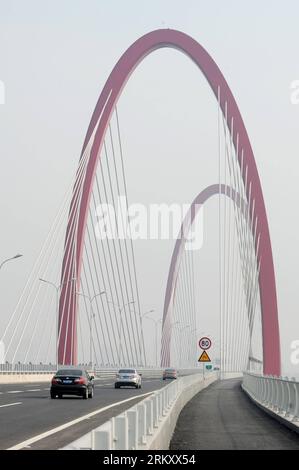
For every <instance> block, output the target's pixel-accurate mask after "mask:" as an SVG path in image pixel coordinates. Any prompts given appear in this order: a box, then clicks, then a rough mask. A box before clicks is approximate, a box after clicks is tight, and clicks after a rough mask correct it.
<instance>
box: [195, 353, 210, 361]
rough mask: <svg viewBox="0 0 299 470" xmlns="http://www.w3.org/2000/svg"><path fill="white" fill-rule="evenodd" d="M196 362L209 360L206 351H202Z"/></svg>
mask: <svg viewBox="0 0 299 470" xmlns="http://www.w3.org/2000/svg"><path fill="white" fill-rule="evenodd" d="M198 362H211V359H210V358H209V355H208V353H207V351H203V352H202V353H201V355H200V358H199V359H198Z"/></svg>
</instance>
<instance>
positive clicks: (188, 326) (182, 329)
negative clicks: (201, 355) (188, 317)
mask: <svg viewBox="0 0 299 470" xmlns="http://www.w3.org/2000/svg"><path fill="white" fill-rule="evenodd" d="M187 328H190V325H186V326H183V328H179V332H180V338H181V344H180V367H182V333H183V331H185V330H187Z"/></svg>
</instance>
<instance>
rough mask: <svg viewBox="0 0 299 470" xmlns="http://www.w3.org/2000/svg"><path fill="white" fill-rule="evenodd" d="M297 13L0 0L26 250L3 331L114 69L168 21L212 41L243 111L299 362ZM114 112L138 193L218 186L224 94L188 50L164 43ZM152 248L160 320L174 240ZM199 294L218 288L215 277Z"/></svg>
mask: <svg viewBox="0 0 299 470" xmlns="http://www.w3.org/2000/svg"><path fill="white" fill-rule="evenodd" d="M298 19H299V4H298V2H296V1H295V0H293V1H290V0H288V1H286V2H283V3H282V2H279V1H271V2H270V1H266V2H259V1H257V0H253V1H251V2H250V3H248V4H245V2H238V1H237V0H236V1H229V0H228V1H226V2H221V1H214V2H206V1H201V0H194V1H193V0H190V1H188V2H181V1H177V0H171V1H170V0H164V1H163V2H161V1H157V0H152V1H150V2H140V1H137V0H126V1H123V2H121V1H116V0H109V2H108V1H106V2H104V1H100V0H98V1H93V0H90V1H89V2H83V1H74V0H73V1H69V0H65V1H64V2H59V1H57V0H54V1H51V2H50V1H48V2H46V1H44V2H38V1H37V0H36V1H33V0H28V1H27V2H21V1H10V2H7V1H3V0H0V80H2V81H3V82H4V83H5V87H6V103H5V105H0V129H1V139H0V158H1V164H2V171H1V185H0V191H1V193H0V213H1V220H2V227H1V228H2V230H1V253H0V254H1V258H6V257H7V256H10V255H13V254H15V253H16V252H21V253H23V254H24V257H23V258H22V259H20V260H17V261H15V262H13V263H10V264H9V265H7V266H6V267H5V270H4V269H3V270H2V271H1V273H0V282H1V284H0V291H1V296H0V309H1V321H0V327H1V328H3V325H4V324H5V323H6V321H7V319H8V318H9V315H10V314H11V312H12V310H13V308H14V306H15V304H16V301H17V299H18V296H19V294H20V292H21V290H22V288H23V286H24V284H25V282H26V279H27V277H28V274H29V272H30V270H31V268H32V265H33V263H34V260H35V258H36V256H37V255H38V253H39V251H40V249H41V246H42V242H43V240H44V238H45V237H46V234H47V232H48V230H49V227H50V225H51V222H52V220H53V218H54V216H55V214H56V213H57V211H58V208H59V206H60V203H61V200H62V198H63V195H64V193H65V191H66V188H67V186H68V185H69V183H70V181H71V177H72V175H73V173H74V171H75V168H76V165H77V161H78V157H79V153H80V150H81V146H82V142H83V139H84V135H85V132H86V130H87V126H88V123H89V119H90V116H91V113H92V111H93V108H94V106H95V103H96V100H97V98H98V96H99V93H100V91H101V88H102V87H103V85H104V83H105V80H106V79H107V77H108V74H109V73H110V71H111V69H112V68H113V66H114V64H115V62H116V60H117V59H118V58H119V56H120V55H121V54H122V53H123V52H124V50H125V49H126V48H127V47H128V46H129V45H130V44H131V43H132V42H133V41H134V40H136V39H137V38H138V37H139V36H141V35H143V34H144V33H146V32H148V31H150V30H153V29H157V28H161V27H171V28H176V29H180V30H182V31H184V32H186V33H188V34H190V35H191V36H193V37H194V38H195V39H196V40H198V41H199V42H200V43H201V44H202V45H203V46H204V47H205V48H206V49H207V50H208V52H209V53H210V54H211V55H212V57H213V58H214V59H215V61H216V62H217V64H218V65H219V67H220V69H221V70H222V72H223V74H224V76H225V77H226V79H227V81H228V83H229V85H230V86H231V89H232V91H233V93H234V94H235V97H236V99H237V102H238V104H239V107H240V110H241V113H242V115H243V118H244V121H245V124H246V127H247V130H248V133H249V136H250V139H251V142H252V146H253V149H254V152H255V156H256V161H257V165H258V169H259V173H260V178H261V182H262V186H263V191H264V197H265V202H266V207H267V211H268V218H269V224H270V230H271V238H272V246H273V253H274V261H275V267H276V279H277V289H278V301H279V315H280V329H281V336H282V353H283V369H284V371H285V372H286V373H287V372H289V371H290V372H292V373H295V372H296V369H298V366H297V368H295V367H294V366H291V364H290V361H289V356H290V352H291V350H290V343H291V341H293V340H295V339H299V319H298V318H299V317H298V308H299V289H298V277H297V272H298V262H299V250H298V222H297V217H296V208H297V204H296V201H298V200H299V187H298V184H297V179H298V176H297V175H298V169H299V168H298V123H299V105H297V106H296V105H292V104H291V102H290V90H289V87H290V83H291V81H292V80H295V79H299V62H298V60H297V56H298V40H299V32H298ZM119 111H120V118H121V127H122V134H123V136H125V137H124V139H123V140H124V149H125V157H126V163H127V177H128V186H129V188H130V191H129V195H130V200H132V201H134V202H144V203H149V202H172V201H173V200H175V201H177V202H188V201H189V202H190V201H191V200H192V199H193V198H194V196H195V195H196V194H197V193H198V192H199V191H200V190H201V189H203V188H204V187H205V186H206V185H207V184H211V183H214V182H215V180H216V177H217V174H216V168H217V153H216V150H217V143H216V142H215V129H216V125H217V121H216V118H217V110H216V104H215V101H214V99H213V97H212V94H211V92H210V91H209V88H208V86H207V84H206V83H205V81H204V79H203V78H202V77H201V76H200V73H198V70H197V69H196V68H195V67H194V65H193V64H192V63H191V62H190V61H189V60H188V59H187V58H186V57H184V56H182V55H181V54H178V53H177V52H176V51H170V50H163V51H158V52H157V53H155V54H154V55H151V56H150V57H149V58H148V59H147V60H146V61H145V62H144V63H142V64H141V66H140V67H139V68H138V69H137V71H136V72H135V73H134V75H133V76H132V78H131V80H130V82H129V83H128V86H127V88H126V90H125V92H124V95H123V96H122V98H121V100H120V103H119ZM165 182H166V183H167V184H165ZM212 206H213V204H212V203H211V208H212ZM215 207H216V206H215ZM215 207H214V209H215ZM210 238H212V239H213V237H212V235H211V237H210ZM215 243H217V241H216V240H215ZM149 246H150V249H148V248H147V250H144V249H143V251H142V248H144V245H143V246H142V247H141V246H140V247H139V246H138V247H137V256H138V261H139V276H140V278H141V279H142V283H143V285H142V286H140V288H141V292H142V297H143V298H142V305H143V308H144V310H147V309H150V308H155V309H156V312H157V313H156V315H157V317H158V316H159V314H160V313H161V309H162V305H163V295H164V288H165V282H166V276H167V269H168V264H169V258H170V255H171V250H172V246H173V245H172V244H171V243H169V244H167V246H166V244H164V245H163V243H160V244H153V243H151V244H150V245H147V247H149ZM202 256H203V262H202V264H203V270H208V269H209V260H207V259H206V256H204V255H202ZM153 260H155V261H153ZM157 271H158V272H159V273H160V279H157ZM161 279H162V280H161ZM204 290H206V291H207V292H208V293H209V296H210V297H211V293H213V291H214V290H215V286H213V283H212V279H210V281H209V284H208V285H207V286H205V289H204ZM205 297H206V298H205ZM209 302H210V303H209ZM202 305H203V310H204V311H205V310H209V309H213V308H215V306H213V303H211V301H209V300H208V296H204V295H203V298H202ZM203 323H204V317H203ZM202 329H203V330H205V326H203V328H202Z"/></svg>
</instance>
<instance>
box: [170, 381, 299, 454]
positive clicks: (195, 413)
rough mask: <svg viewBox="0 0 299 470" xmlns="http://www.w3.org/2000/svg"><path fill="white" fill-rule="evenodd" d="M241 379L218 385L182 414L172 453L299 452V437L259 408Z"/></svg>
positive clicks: (172, 444) (218, 382)
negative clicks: (200, 451)
mask: <svg viewBox="0 0 299 470" xmlns="http://www.w3.org/2000/svg"><path fill="white" fill-rule="evenodd" d="M240 383H241V382H240V380H239V379H230V380H224V381H221V382H220V381H217V382H215V383H213V384H211V385H210V386H209V387H207V388H206V389H204V390H202V391H201V392H200V393H198V394H197V395H196V396H195V397H194V398H193V399H192V400H191V401H190V402H189V403H188V404H187V405H186V406H185V408H184V409H183V410H182V412H181V414H180V417H179V420H178V422H177V426H176V429H175V432H174V435H173V438H172V441H171V444H170V449H172V450H181V449H188V450H218V449H233V450H237V449H243V450H254V449H257V450H260V449H277V450H284V449H297V450H298V449H299V435H298V434H297V433H295V432H294V431H291V430H289V429H288V428H287V427H285V426H284V425H282V424H280V423H279V422H278V421H276V420H275V419H273V418H271V417H270V416H268V415H267V414H266V413H265V412H264V411H262V410H261V409H259V408H258V407H257V406H255V405H254V404H253V403H252V402H251V400H250V399H249V398H248V397H247V396H246V394H245V393H244V392H243V391H242V389H241V387H240Z"/></svg>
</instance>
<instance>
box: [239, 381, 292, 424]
mask: <svg viewBox="0 0 299 470" xmlns="http://www.w3.org/2000/svg"><path fill="white" fill-rule="evenodd" d="M242 388H243V390H244V391H245V392H246V393H247V394H248V396H249V397H250V398H251V399H252V400H253V401H254V402H255V403H256V404H257V405H258V406H260V407H261V408H262V409H264V410H265V411H266V412H268V413H269V414H271V415H272V416H273V417H276V418H277V419H278V420H279V421H280V422H282V423H284V424H286V425H287V426H288V427H290V428H292V429H293V430H295V431H296V432H299V423H298V422H299V382H298V381H296V379H295V378H294V377H292V378H291V379H289V378H288V377H274V376H266V375H259V374H253V373H249V372H244V379H243V384H242Z"/></svg>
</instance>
